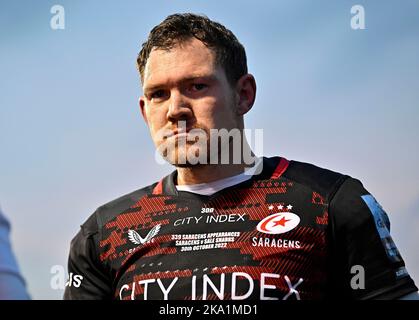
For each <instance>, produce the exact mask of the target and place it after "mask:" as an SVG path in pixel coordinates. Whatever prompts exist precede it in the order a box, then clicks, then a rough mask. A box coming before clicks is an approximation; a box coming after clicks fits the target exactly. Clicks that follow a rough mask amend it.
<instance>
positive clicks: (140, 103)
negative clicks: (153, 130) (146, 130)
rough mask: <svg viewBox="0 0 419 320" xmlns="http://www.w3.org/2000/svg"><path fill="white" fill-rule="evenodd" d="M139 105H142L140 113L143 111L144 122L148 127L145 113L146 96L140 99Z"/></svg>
mask: <svg viewBox="0 0 419 320" xmlns="http://www.w3.org/2000/svg"><path fill="white" fill-rule="evenodd" d="M138 104H139V105H140V111H141V114H142V116H143V118H144V121H145V123H146V124H147V125H148V119H147V113H146V112H145V98H144V96H141V97H140V98H139V99H138Z"/></svg>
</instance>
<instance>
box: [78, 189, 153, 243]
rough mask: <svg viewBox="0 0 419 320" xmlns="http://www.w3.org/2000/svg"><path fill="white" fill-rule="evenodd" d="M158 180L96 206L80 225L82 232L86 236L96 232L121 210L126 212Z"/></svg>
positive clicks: (147, 192)
mask: <svg viewBox="0 0 419 320" xmlns="http://www.w3.org/2000/svg"><path fill="white" fill-rule="evenodd" d="M157 183H158V182H155V183H152V184H150V185H148V186H145V187H143V188H141V189H137V190H135V191H133V192H130V193H127V194H125V195H123V196H120V197H118V198H116V199H114V200H112V201H109V202H107V203H105V204H103V205H101V206H100V207H98V208H97V209H96V210H95V212H93V214H91V215H90V217H89V218H88V219H87V220H86V221H85V222H84V223H83V224H82V225H81V228H82V232H83V233H84V234H85V235H86V236H88V235H89V234H94V233H96V232H98V230H99V229H100V228H102V227H103V226H104V225H105V224H106V223H108V222H109V221H111V220H112V219H114V218H115V217H116V216H118V215H119V214H121V213H123V212H127V210H130V208H131V207H132V206H133V205H134V204H136V203H137V202H138V201H139V200H140V199H141V198H142V197H144V196H145V195H149V194H152V193H153V190H154V188H155V187H156V185H157Z"/></svg>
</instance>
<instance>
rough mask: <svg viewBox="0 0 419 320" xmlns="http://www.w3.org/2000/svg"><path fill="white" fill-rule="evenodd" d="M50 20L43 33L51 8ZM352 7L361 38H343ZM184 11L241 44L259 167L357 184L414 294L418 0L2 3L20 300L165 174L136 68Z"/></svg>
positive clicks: (2, 162) (8, 164) (3, 198)
mask: <svg viewBox="0 0 419 320" xmlns="http://www.w3.org/2000/svg"><path fill="white" fill-rule="evenodd" d="M54 4H60V5H62V6H63V7H64V9H65V24H66V25H65V29H64V30H52V29H51V28H50V19H51V17H52V14H51V13H50V8H51V7H52V6H53V5H54ZM355 4H362V5H363V6H364V8H365V11H366V29H365V30H357V31H355V30H353V29H351V27H350V19H351V13H350V9H351V7H352V6H353V5H355ZM175 12H195V13H203V14H206V15H208V16H209V17H210V18H212V19H214V20H217V21H219V22H221V23H223V24H225V25H226V26H227V27H228V28H229V29H231V30H232V31H233V32H234V33H235V34H236V35H237V37H238V38H239V39H240V41H241V42H242V43H243V44H244V46H245V47H246V50H247V55H248V64H249V71H250V72H251V73H252V74H254V75H255V77H256V80H257V85H258V92H257V99H256V103H255V106H254V107H253V109H252V110H251V111H250V113H249V114H248V115H247V117H246V118H245V121H246V127H247V128H251V129H259V128H263V129H264V138H265V140H264V154H265V155H282V156H285V157H287V158H288V159H295V160H300V161H304V162H311V163H314V164H317V165H319V166H321V167H327V168H330V169H332V170H335V171H339V172H343V173H345V174H349V175H351V176H353V177H356V178H358V179H360V180H361V181H362V182H363V183H364V186H365V187H366V188H367V189H368V190H369V191H370V192H371V193H373V194H374V195H375V197H376V198H377V199H378V200H379V202H380V203H381V204H382V206H383V207H384V209H385V210H386V211H387V213H388V214H389V216H390V220H391V222H392V234H393V237H394V239H395V241H396V244H397V245H398V247H399V249H400V251H401V253H402V255H403V257H404V258H405V261H406V264H407V267H408V270H409V271H410V273H411V275H412V276H413V277H414V278H415V279H416V282H419V257H418V255H417V249H416V248H415V247H416V245H417V242H418V240H419V239H418V236H417V230H418V229H419V216H418V215H419V172H418V170H417V164H418V163H419V148H418V141H419V126H418V122H419V105H418V101H419V78H418V76H417V75H418V72H419V59H418V57H419V20H418V19H417V12H419V3H418V2H417V1H413V0H411V1H409V0H405V1H403V2H399V1H385V2H383V1H339V2H337V1H316V2H313V1H308V0H307V1H173V0H167V1H160V0H156V1H123V2H118V3H116V2H114V1H93V0H92V1H36V2H35V1H13V2H12V1H9V2H5V1H2V2H1V3H0V71H1V74H2V77H0V92H1V94H0V152H1V153H0V204H1V206H2V208H3V210H4V212H5V213H6V215H7V216H8V217H9V219H10V220H11V221H12V224H13V230H12V240H13V246H14V249H15V252H16V254H17V256H18V259H19V263H20V265H21V269H22V272H23V274H24V276H25V278H26V279H27V282H28V287H29V291H30V293H31V294H32V296H33V298H39V299H59V298H61V296H62V291H61V290H53V289H52V288H51V287H50V279H51V274H50V269H51V267H52V266H53V265H66V260H67V254H68V249H69V242H70V240H71V238H72V237H73V236H74V235H75V233H76V232H77V230H78V227H79V225H80V224H81V223H82V222H83V221H84V220H85V219H86V218H87V217H88V216H89V215H90V214H91V213H92V212H93V211H94V210H95V208H96V207H98V206H99V205H101V204H103V203H105V202H108V201H110V200H112V199H114V198H116V197H118V196H120V195H122V194H125V193H128V192H130V191H132V190H135V189H138V188H140V187H143V186H145V185H147V184H150V183H152V182H154V181H156V180H158V179H159V178H160V177H161V176H163V175H166V174H167V173H169V172H170V171H172V168H171V167H170V166H168V165H166V166H161V165H159V164H157V163H156V162H155V160H154V146H153V144H152V142H151V140H150V137H149V134H148V130H147V127H146V126H145V124H144V122H143V120H142V118H141V116H140V113H139V110H138V105H137V99H138V97H139V95H140V94H141V88H140V83H139V78H138V75H137V72H136V68H135V60H136V55H137V53H138V51H139V48H140V45H141V43H142V42H143V41H145V39H146V37H147V34H148V32H149V30H150V29H151V28H152V27H153V26H154V25H155V24H157V23H159V22H160V21H161V20H163V19H164V18H165V17H166V16H167V15H169V14H171V13H175Z"/></svg>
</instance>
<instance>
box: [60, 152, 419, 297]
mask: <svg viewBox="0 0 419 320" xmlns="http://www.w3.org/2000/svg"><path fill="white" fill-rule="evenodd" d="M176 174H177V172H176V171H174V172H173V173H171V174H170V175H168V176H166V177H165V178H163V179H162V180H161V181H160V182H158V183H154V184H152V185H150V186H148V187H145V188H142V189H140V190H137V191H135V192H133V193H130V194H128V195H125V196H123V197H121V198H119V199H116V200H114V201H112V202H110V203H108V204H106V205H103V206H101V207H100V208H98V209H97V210H96V211H95V213H94V214H93V215H91V216H90V218H89V219H88V220H87V221H86V222H85V223H84V224H83V225H82V226H81V230H80V231H79V233H78V234H77V235H76V237H75V238H74V239H73V241H72V243H71V248H70V256H69V263H68V269H69V274H70V277H69V281H68V283H67V287H66V290H65V294H64V298H65V299H123V300H131V299H139V300H151V299H153V300H163V299H167V300H173V299H177V300H179V299H180V300H216V299H226V300H227V299H233V300H240V299H255V300H260V299H261V300H264V299H269V300H277V299H278V300H287V299H301V300H307V299H395V298H398V297H401V296H403V295H406V294H408V293H410V292H414V291H416V290H417V288H416V286H415V284H414V282H413V280H412V279H411V278H410V276H409V274H408V273H407V271H406V269H405V264H404V261H403V259H402V258H401V256H400V254H399V252H398V250H397V248H396V246H395V244H394V242H393V240H392V239H391V237H390V234H389V229H390V226H389V220H388V218H387V215H386V213H385V212H384V210H383V209H382V207H381V206H380V205H379V204H378V203H377V201H376V200H375V199H374V197H373V196H372V195H371V194H369V192H368V191H367V190H365V189H364V187H363V186H362V184H361V182H359V181H358V180H356V179H353V178H351V177H349V176H347V175H342V174H339V173H336V172H333V171H330V170H326V169H322V168H319V167H316V166H314V165H311V164H307V163H301V162H297V161H288V160H286V159H284V158H281V157H272V158H263V170H262V172H261V173H259V174H257V175H254V176H252V177H251V178H250V179H249V180H247V181H245V182H242V183H240V184H238V185H235V186H232V187H229V188H226V189H223V190H221V191H219V192H217V193H215V194H213V195H211V196H202V195H198V194H195V193H190V192H185V191H177V189H176V186H175V183H176V179H177V177H176Z"/></svg>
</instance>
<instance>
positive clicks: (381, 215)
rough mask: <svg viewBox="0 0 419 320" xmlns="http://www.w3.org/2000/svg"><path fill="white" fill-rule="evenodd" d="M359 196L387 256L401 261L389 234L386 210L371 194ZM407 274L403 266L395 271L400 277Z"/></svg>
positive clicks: (391, 259)
mask: <svg viewBox="0 0 419 320" xmlns="http://www.w3.org/2000/svg"><path fill="white" fill-rule="evenodd" d="M361 198H362V200H364V202H365V203H366V205H367V206H368V208H369V209H370V211H371V213H372V215H373V217H374V222H375V227H376V228H377V231H378V234H379V235H380V238H381V241H382V243H383V245H384V248H385V251H386V254H387V256H388V258H389V259H390V261H391V262H393V263H398V262H400V261H402V258H401V255H400V252H399V250H398V249H397V247H396V245H395V243H394V241H393V239H392V238H391V236H390V230H389V227H390V221H389V219H388V216H387V214H386V212H385V211H384V209H383V208H382V207H381V205H380V204H379V203H378V202H377V200H376V199H375V198H374V197H373V196H372V195H371V194H367V195H363V196H361ZM407 275H408V273H407V271H406V269H405V268H404V267H403V268H399V269H398V270H397V272H396V277H397V278H402V277H405V276H407Z"/></svg>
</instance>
